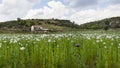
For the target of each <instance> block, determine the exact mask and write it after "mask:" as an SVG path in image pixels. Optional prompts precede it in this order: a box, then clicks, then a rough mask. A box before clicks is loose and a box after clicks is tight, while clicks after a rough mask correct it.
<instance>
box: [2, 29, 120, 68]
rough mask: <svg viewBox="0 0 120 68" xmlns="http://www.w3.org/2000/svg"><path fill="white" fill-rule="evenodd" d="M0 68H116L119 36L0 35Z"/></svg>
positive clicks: (94, 33)
mask: <svg viewBox="0 0 120 68" xmlns="http://www.w3.org/2000/svg"><path fill="white" fill-rule="evenodd" d="M0 68H120V32H118V31H117V32H116V31H113V32H104V31H102V32H101V31H86V32H71V33H59V34H0Z"/></svg>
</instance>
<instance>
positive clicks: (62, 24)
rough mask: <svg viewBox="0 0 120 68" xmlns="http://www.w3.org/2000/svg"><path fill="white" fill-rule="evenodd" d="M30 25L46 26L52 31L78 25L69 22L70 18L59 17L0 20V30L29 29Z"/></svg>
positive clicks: (69, 28) (68, 28) (73, 27)
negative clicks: (60, 18)
mask: <svg viewBox="0 0 120 68" xmlns="http://www.w3.org/2000/svg"><path fill="white" fill-rule="evenodd" d="M32 25H40V26H42V27H43V28H47V29H50V30H53V31H59V30H60V31H63V30H71V29H78V28H79V25H77V24H75V23H74V22H71V21H70V20H59V19H26V20H23V19H20V18H17V20H13V21H6V22H0V30H4V31H5V30H11V31H30V28H31V26H32Z"/></svg>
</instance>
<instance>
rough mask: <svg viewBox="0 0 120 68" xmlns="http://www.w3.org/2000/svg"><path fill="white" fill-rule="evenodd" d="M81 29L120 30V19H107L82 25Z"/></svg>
mask: <svg viewBox="0 0 120 68" xmlns="http://www.w3.org/2000/svg"><path fill="white" fill-rule="evenodd" d="M80 28H81V29H105V30H107V29H109V28H110V29H114V28H120V17H112V18H106V19H102V20H98V21H93V22H88V23H85V24H81V25H80Z"/></svg>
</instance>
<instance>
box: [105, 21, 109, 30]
mask: <svg viewBox="0 0 120 68" xmlns="http://www.w3.org/2000/svg"><path fill="white" fill-rule="evenodd" d="M109 26H110V22H109V21H108V20H106V21H105V26H104V30H108V29H109Z"/></svg>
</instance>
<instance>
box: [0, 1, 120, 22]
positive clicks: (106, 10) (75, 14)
mask: <svg viewBox="0 0 120 68" xmlns="http://www.w3.org/2000/svg"><path fill="white" fill-rule="evenodd" d="M115 16H120V0H0V21H1V22H3V21H8V20H16V19H17V18H18V17H19V18H22V19H32V18H33V19H36V18H37V19H49V18H57V19H67V20H71V21H75V22H76V23H77V24H83V23H86V22H90V21H96V20H100V19H104V18H109V17H115Z"/></svg>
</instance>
